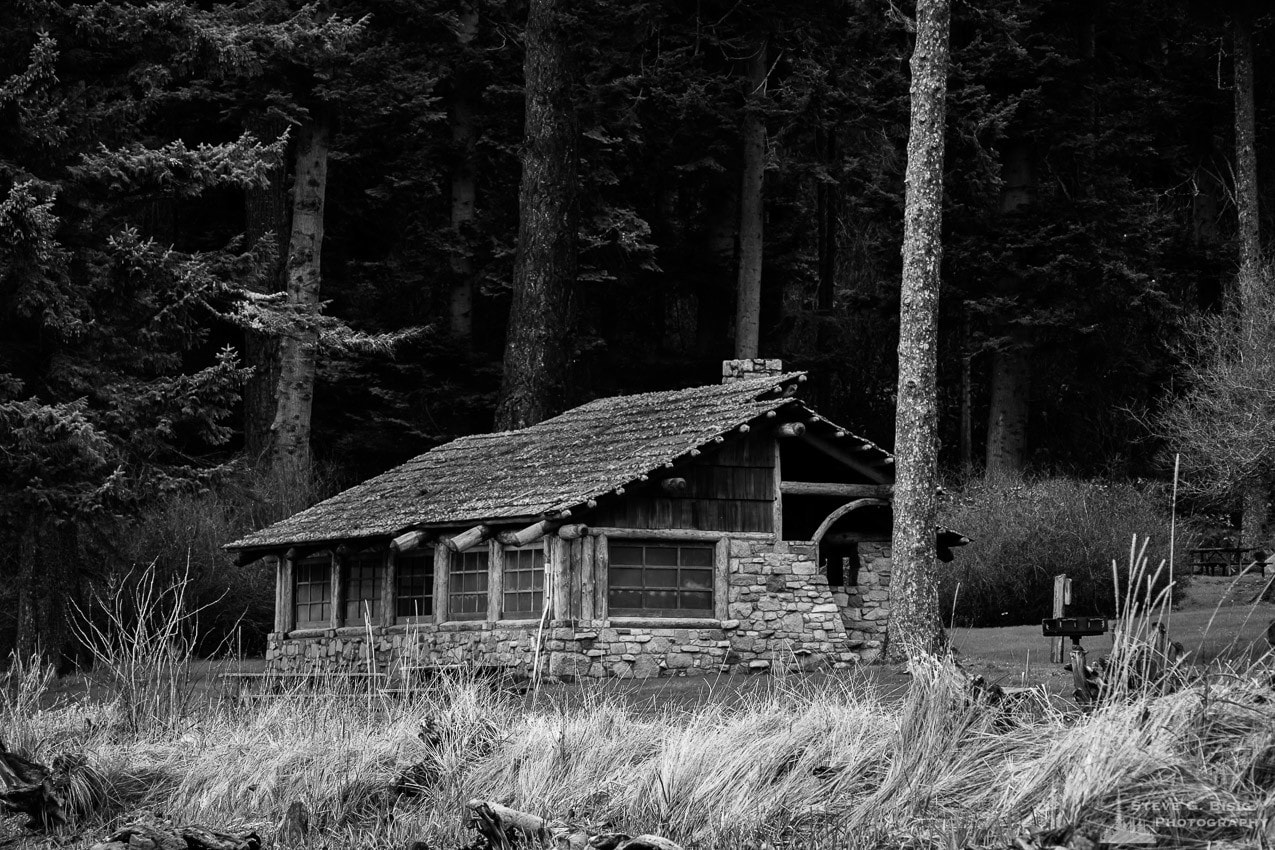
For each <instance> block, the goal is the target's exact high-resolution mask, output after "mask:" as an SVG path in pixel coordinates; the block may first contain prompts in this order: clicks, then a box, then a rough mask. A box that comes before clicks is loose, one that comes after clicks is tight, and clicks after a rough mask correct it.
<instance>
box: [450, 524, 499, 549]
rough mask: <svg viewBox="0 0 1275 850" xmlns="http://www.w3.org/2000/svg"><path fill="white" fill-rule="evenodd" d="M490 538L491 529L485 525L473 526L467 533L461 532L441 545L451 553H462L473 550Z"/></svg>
mask: <svg viewBox="0 0 1275 850" xmlns="http://www.w3.org/2000/svg"><path fill="white" fill-rule="evenodd" d="M490 537H491V528H490V526H486V525H475V526H474V527H473V528H471V529H469V530H468V531H462V532H461V533H460V534H457V535H456V536H455V537H451V538H448V539H446V540H444V541H443V545H444V546H446V547H447V548H448V549H450V550H451V551H453V552H464V551H465V550H467V549H473V548H474V547H475V546H477V545H478V544H479V543H482V542H483V541H484V540H487V539H488V538H490Z"/></svg>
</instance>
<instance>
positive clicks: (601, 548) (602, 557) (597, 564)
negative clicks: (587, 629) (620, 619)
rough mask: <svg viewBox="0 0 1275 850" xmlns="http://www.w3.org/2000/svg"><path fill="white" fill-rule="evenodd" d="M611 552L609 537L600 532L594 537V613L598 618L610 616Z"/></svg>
mask: <svg viewBox="0 0 1275 850" xmlns="http://www.w3.org/2000/svg"><path fill="white" fill-rule="evenodd" d="M610 573H611V554H610V552H609V551H608V549H607V537H606V535H605V534H599V535H598V536H597V537H595V538H594V539H593V575H594V582H593V586H594V597H593V598H594V603H593V613H594V616H595V617H597V618H598V619H604V618H609V617H610V616H611V611H610V610H609V609H608V607H607V587H608V586H609V584H610V580H611V575H610Z"/></svg>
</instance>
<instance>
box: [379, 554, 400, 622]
mask: <svg viewBox="0 0 1275 850" xmlns="http://www.w3.org/2000/svg"><path fill="white" fill-rule="evenodd" d="M397 607H398V551H397V550H396V549H394V547H393V546H391V547H390V549H389V551H387V552H386V553H385V573H384V575H383V577H382V582H381V625H382V626H392V625H394V613H395V609H396V608H397Z"/></svg>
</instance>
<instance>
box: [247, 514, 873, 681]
mask: <svg viewBox="0 0 1275 850" xmlns="http://www.w3.org/2000/svg"><path fill="white" fill-rule="evenodd" d="M730 546H731V550H730V559H729V573H728V595H727V600H728V605H727V608H728V612H729V613H728V619H726V620H723V621H720V622H718V621H715V620H704V621H661V620H655V619H651V620H641V621H637V620H619V619H617V620H591V621H578V622H569V621H553V622H550V623H549V625H548V628H546V629H545V631H544V635H543V638H544V646H543V649H542V657H541V663H542V664H546V665H547V667H546V669H547V671H548V672H549V674H550V675H552V676H558V677H561V678H564V679H573V678H578V677H595V678H602V677H609V676H614V677H619V678H653V677H656V676H694V675H704V674H709V673H719V672H745V673H747V672H753V673H755V672H762V671H768V670H783V671H795V670H817V669H828V668H838V667H846V666H849V665H851V664H853V663H855V662H857V661H867V660H871V659H873V658H875V657H876V656H877V655H879V654H880V651H881V647H882V641H883V638H884V628H885V625H884V622H885V621H884V619H883V617H884V603H885V602H886V601H887V600H888V593H887V595H886V596H885V597H882V596H880V594H881V593H882V592H884V591H886V590H888V587H889V560H888V555H889V552H888V549H885V548H880V549H878V550H873V551H874V553H875V554H874V555H873V557H872V558H868V557H864V558H863V568H862V569H861V570H860V585H859V588H858V591H859V592H858V594H857V595H855V596H854V604H850V599H851V597H850V596H849V595H848V594H847V593H845V591H841V592H840V595H841V596H845V597H846V601H845V602H844V603H842V604H838V600H837V598H836V597H835V596H834V593H833V592H832V590H831V589H830V588H829V587H828V580H827V577H826V576H824V575H821V574H820V573H819V570H818V565H817V563H816V547H815V546H813V545H811V544H799V543H784V542H780V543H774V542H769V541H756V540H744V539H732V540H731V543H730ZM865 577H866V578H870V579H871V585H870V586H868V585H865V583H864V581H865ZM370 640H371V643H372V650H371V653H370V656H371V658H372V659H374V661H375V664H376V668H377V669H378V670H382V671H384V670H388V669H392V668H393V667H394V666H395V665H396V664H401V665H404V666H413V665H420V666H439V665H447V664H466V665H475V666H491V667H501V668H509V669H513V670H519V671H523V672H527V673H529V672H530V671H531V666H532V663H533V658H534V655H535V645H536V640H537V627H536V625H530V626H529V625H527V624H526V623H521V624H515V623H510V624H502V623H447V624H444V625H441V626H440V625H434V624H428V625H419V626H380V627H374V628H372V629H371V630H370ZM368 642H369V631H368V630H366V629H357V628H349V629H336V630H322V631H314V632H293V633H290V634H289V635H287V636H286V637H285V636H280V635H271V636H270V639H269V644H268V648H267V653H266V657H267V659H268V665H269V667H270V668H271V669H272V670H275V671H278V672H280V673H302V672H308V673H315V672H324V673H335V672H365V671H367V670H368V665H369V650H368Z"/></svg>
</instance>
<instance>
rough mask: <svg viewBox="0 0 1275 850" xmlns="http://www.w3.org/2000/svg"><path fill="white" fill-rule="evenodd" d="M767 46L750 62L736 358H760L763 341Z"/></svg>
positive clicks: (741, 210)
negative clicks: (762, 282) (764, 110)
mask: <svg viewBox="0 0 1275 850" xmlns="http://www.w3.org/2000/svg"><path fill="white" fill-rule="evenodd" d="M765 96H766V42H764V41H763V42H762V43H761V45H760V46H759V47H758V48H757V52H756V53H755V54H753V56H752V58H751V59H749V60H748V97H747V99H746V101H745V103H744V175H743V179H742V180H741V181H740V187H739V282H738V289H737V291H736V294H735V357H737V358H740V359H743V358H749V357H756V356H757V350H758V347H759V345H760V340H761V261H762V212H763V210H762V183H763V181H764V178H765V173H766V122H765V120H764V116H763V114H762V104H761V101H762V100H763V99H764V98H765Z"/></svg>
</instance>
